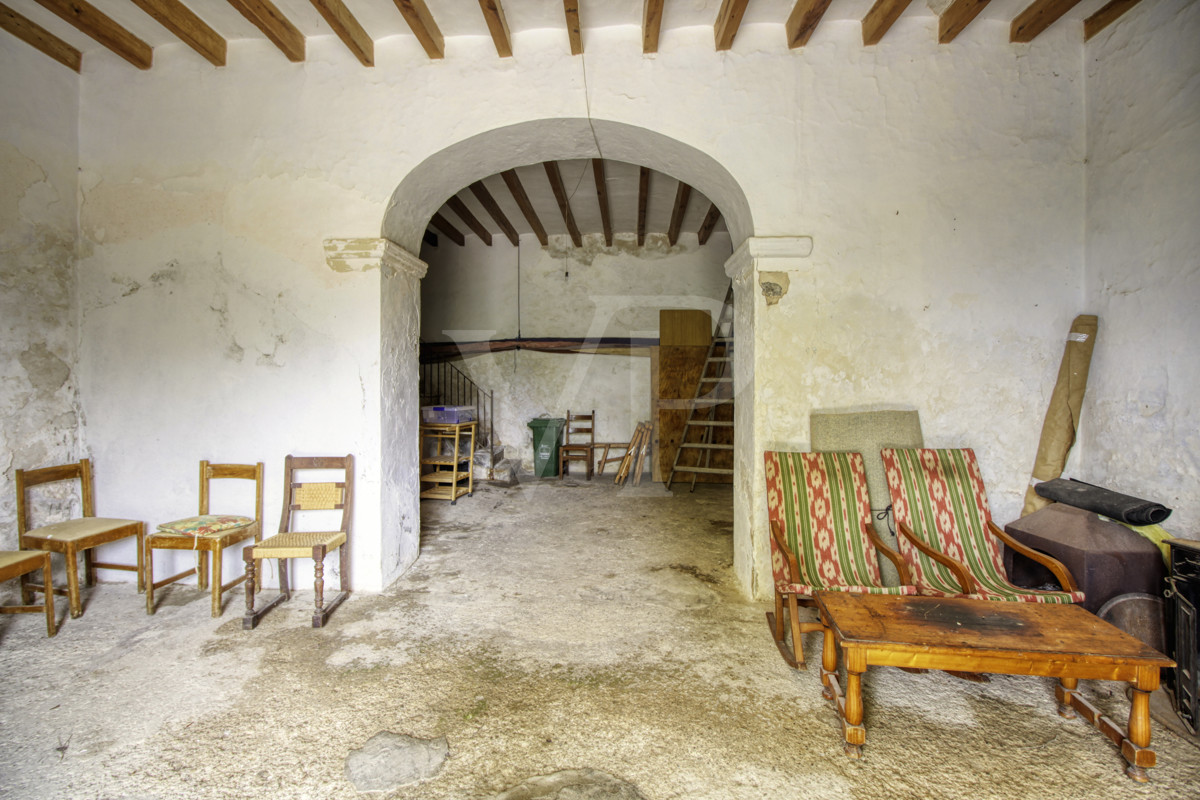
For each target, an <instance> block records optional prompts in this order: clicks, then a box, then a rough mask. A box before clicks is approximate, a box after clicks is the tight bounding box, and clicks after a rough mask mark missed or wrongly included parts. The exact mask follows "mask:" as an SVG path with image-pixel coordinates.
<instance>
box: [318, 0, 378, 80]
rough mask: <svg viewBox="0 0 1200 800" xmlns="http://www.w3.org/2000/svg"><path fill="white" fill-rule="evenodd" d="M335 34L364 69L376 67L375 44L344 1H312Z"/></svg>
mask: <svg viewBox="0 0 1200 800" xmlns="http://www.w3.org/2000/svg"><path fill="white" fill-rule="evenodd" d="M310 2H311V3H312V4H313V6H314V7H315V8H316V9H317V11H319V12H321V16H322V17H324V18H325V22H327V23H328V24H329V27H331V28H333V32H334V33H336V34H337V35H338V38H339V39H341V40H342V43H343V44H345V45H346V47H348V48H350V52H351V53H353V54H354V57H355V58H357V59H358V61H359V63H360V64H362V65H363V66H364V67H373V66H375V43H374V42H373V41H371V37H370V36H368V35H367V32H366V31H364V30H363V27H362V25H359V24H358V20H357V19H355V18H354V15H353V14H351V13H350V9H348V8H346V4H345V3H343V2H342V0H310Z"/></svg>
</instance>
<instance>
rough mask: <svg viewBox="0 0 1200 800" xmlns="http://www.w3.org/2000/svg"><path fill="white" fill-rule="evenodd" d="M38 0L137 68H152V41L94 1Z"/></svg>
mask: <svg viewBox="0 0 1200 800" xmlns="http://www.w3.org/2000/svg"><path fill="white" fill-rule="evenodd" d="M37 3H38V5H40V6H42V7H43V8H45V9H47V10H49V11H53V12H54V13H55V14H57V15H58V16H59V17H61V18H62V19H63V20H65V21H66V22H68V23H70V24H71V25H74V26H75V27H76V28H78V29H79V30H81V31H83V32H84V33H86V34H87V35H88V36H90V37H92V38H93V39H95V40H96V41H97V42H99V43H100V44H102V45H104V46H105V47H107V48H108V49H109V50H111V51H113V52H114V53H116V54H117V55H119V56H120V57H121V58H123V59H125V60H126V61H128V62H129V63H130V64H133V65H134V66H135V67H137V68H138V69H150V64H151V62H152V61H153V59H154V51H153V50H151V49H150V45H148V44H146V43H145V42H143V41H142V40H141V39H139V38H138V37H136V36H134V35H133V34H132V33H130V32H129V31H127V30H125V29H124V28H122V27H121V26H120V25H118V24H117V23H115V22H113V21H112V19H111V18H110V17H108V16H106V15H105V14H103V13H102V12H100V11H98V10H97V9H96V8H95V7H94V6H92V5H91V4H89V3H85V2H84V0H37Z"/></svg>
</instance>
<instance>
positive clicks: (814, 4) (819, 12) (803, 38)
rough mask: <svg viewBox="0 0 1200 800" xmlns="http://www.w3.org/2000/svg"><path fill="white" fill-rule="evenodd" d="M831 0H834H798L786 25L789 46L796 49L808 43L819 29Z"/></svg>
mask: <svg viewBox="0 0 1200 800" xmlns="http://www.w3.org/2000/svg"><path fill="white" fill-rule="evenodd" d="M831 2H833V0H796V5H795V6H793V7H792V13H791V14H789V15H788V18H787V24H786V25H784V30H786V31H787V42H788V47H789V48H791V49H793V50H794V49H796V48H797V47H804V45H806V44H808V39H809V37H810V36H812V34H813V31H815V30H816V29H817V25H818V24H819V23H820V22H821V17H823V16H824V15H825V11H826V10H827V9H828V8H829V4H830V3H831Z"/></svg>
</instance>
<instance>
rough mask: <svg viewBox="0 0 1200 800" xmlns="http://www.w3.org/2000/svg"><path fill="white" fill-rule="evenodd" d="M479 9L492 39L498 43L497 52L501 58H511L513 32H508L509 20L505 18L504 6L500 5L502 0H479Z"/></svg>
mask: <svg viewBox="0 0 1200 800" xmlns="http://www.w3.org/2000/svg"><path fill="white" fill-rule="evenodd" d="M479 10H480V11H482V12H483V19H484V21H486V22H487V26H488V32H490V33H491V34H492V41H493V42H495V43H496V53H497V54H498V55H499V56H500V57H501V58H511V57H512V54H513V50H512V34H510V33H509V32H508V20H506V19H505V18H504V7H503V6H501V5H500V0H479Z"/></svg>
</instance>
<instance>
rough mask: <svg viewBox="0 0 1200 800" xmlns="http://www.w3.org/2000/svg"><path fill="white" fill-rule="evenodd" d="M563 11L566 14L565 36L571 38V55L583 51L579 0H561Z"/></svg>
mask: <svg viewBox="0 0 1200 800" xmlns="http://www.w3.org/2000/svg"><path fill="white" fill-rule="evenodd" d="M563 11H564V12H565V13H566V15H567V37H568V38H569V39H570V40H571V55H573V56H577V55H579V54H581V53H582V52H583V36H582V35H581V34H580V32H579V0H563Z"/></svg>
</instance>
